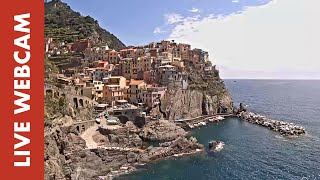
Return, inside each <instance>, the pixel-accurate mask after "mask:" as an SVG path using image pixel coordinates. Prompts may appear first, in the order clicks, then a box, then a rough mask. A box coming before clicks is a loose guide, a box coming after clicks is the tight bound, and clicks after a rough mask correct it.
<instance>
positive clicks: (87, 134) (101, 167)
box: [44, 0, 305, 180]
mask: <svg viewBox="0 0 320 180" xmlns="http://www.w3.org/2000/svg"><path fill="white" fill-rule="evenodd" d="M45 5H46V17H45V22H46V27H45V28H46V30H45V34H46V37H45V39H44V45H45V46H44V50H45V87H44V93H45V117H44V121H45V123H44V124H45V127H44V129H45V135H44V136H45V158H44V164H45V179H48V180H49V179H50V180H53V179H60V180H71V179H86V180H87V179H94V180H97V179H99V180H109V179H113V178H115V177H117V176H120V175H124V174H128V173H130V172H132V171H135V170H136V169H137V168H139V167H141V166H144V165H145V164H147V163H149V162H152V161H156V160H161V159H165V158H170V157H177V156H182V155H190V154H204V153H206V152H207V150H208V149H207V148H205V146H204V145H202V144H200V143H198V141H197V139H196V138H195V137H193V136H192V135H190V134H189V133H188V132H189V131H191V130H192V129H193V128H199V127H200V126H206V125H207V124H209V123H218V122H220V121H222V120H224V119H225V117H229V116H234V117H239V118H240V119H243V120H245V121H247V122H250V123H254V124H258V125H261V126H264V127H267V128H270V129H272V130H274V131H277V132H279V133H280V134H282V135H288V136H290V135H300V134H304V133H305V130H304V129H303V127H300V126H296V125H293V124H291V123H290V124H289V123H285V122H283V121H275V120H271V119H268V118H265V117H264V116H260V115H257V114H254V113H250V112H248V111H247V110H246V109H245V108H244V107H243V106H242V105H240V108H239V109H237V108H235V107H234V104H233V101H232V98H231V95H230V93H229V91H228V90H227V88H226V86H225V84H224V81H223V80H222V79H221V78H220V76H219V71H218V70H217V68H216V66H215V64H214V58H213V57H210V58H209V53H208V52H207V51H206V50H202V49H198V48H194V47H192V46H191V45H190V44H183V43H179V42H175V41H174V40H162V41H160V42H152V43H150V44H147V45H144V46H125V45H124V44H123V43H122V42H121V41H120V40H119V39H117V38H116V37H115V36H114V35H112V34H111V33H109V32H107V31H106V30H104V29H102V28H101V27H100V26H99V25H98V23H97V21H95V20H94V19H93V18H91V17H89V16H86V17H84V16H81V15H80V13H77V12H74V11H73V10H72V9H71V8H70V7H69V6H68V5H67V4H65V3H63V2H61V1H60V0H53V1H50V2H47V3H45ZM57 14H59V16H57ZM60 16H64V18H61V17H60ZM64 21H65V22H64ZM70 24H72V26H69V25H70ZM82 36H86V37H85V38H80V37H82ZM210 143H211V144H210ZM210 143H209V147H211V148H212V147H219V149H221V148H222V145H223V142H220V141H212V142H210ZM211 148H210V149H211Z"/></svg>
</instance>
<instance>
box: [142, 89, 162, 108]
mask: <svg viewBox="0 0 320 180" xmlns="http://www.w3.org/2000/svg"><path fill="white" fill-rule="evenodd" d="M166 91H167V88H166V87H148V88H147V90H145V91H142V92H140V93H139V95H138V100H139V102H140V103H144V104H145V105H146V106H148V107H154V106H155V105H157V104H159V102H160V99H161V98H162V97H163V96H164V95H165V93H166Z"/></svg>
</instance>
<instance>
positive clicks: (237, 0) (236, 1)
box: [231, 0, 239, 3]
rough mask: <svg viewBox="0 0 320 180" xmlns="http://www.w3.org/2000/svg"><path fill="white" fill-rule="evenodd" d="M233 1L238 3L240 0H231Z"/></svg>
mask: <svg viewBox="0 0 320 180" xmlns="http://www.w3.org/2000/svg"><path fill="white" fill-rule="evenodd" d="M231 2H233V3H238V2H239V0H233V1H231Z"/></svg>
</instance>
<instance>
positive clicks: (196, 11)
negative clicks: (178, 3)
mask: <svg viewBox="0 0 320 180" xmlns="http://www.w3.org/2000/svg"><path fill="white" fill-rule="evenodd" d="M189 11H190V12H193V13H199V12H200V10H199V9H197V8H192V9H190V10H189Z"/></svg>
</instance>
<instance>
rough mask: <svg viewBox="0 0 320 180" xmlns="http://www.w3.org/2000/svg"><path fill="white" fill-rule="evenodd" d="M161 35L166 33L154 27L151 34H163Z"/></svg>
mask: <svg viewBox="0 0 320 180" xmlns="http://www.w3.org/2000/svg"><path fill="white" fill-rule="evenodd" d="M163 33H166V31H164V30H162V29H161V28H160V27H156V28H155V29H154V30H153V34H163Z"/></svg>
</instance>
